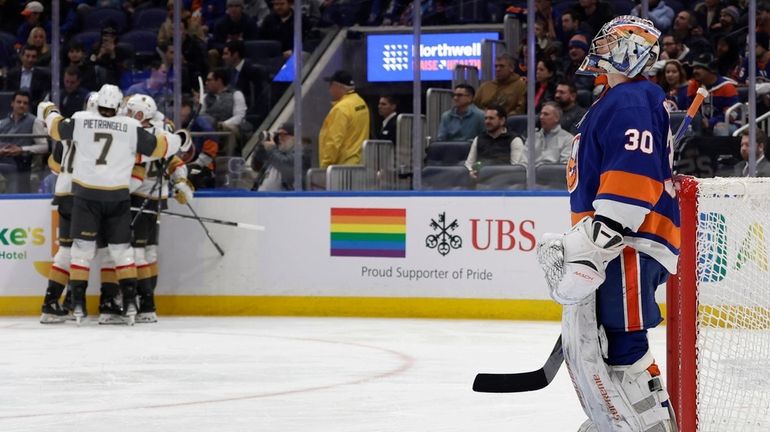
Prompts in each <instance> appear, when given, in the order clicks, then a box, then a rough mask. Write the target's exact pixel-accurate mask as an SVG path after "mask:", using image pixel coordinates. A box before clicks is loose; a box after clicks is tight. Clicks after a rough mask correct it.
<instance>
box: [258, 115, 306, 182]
mask: <svg viewBox="0 0 770 432" xmlns="http://www.w3.org/2000/svg"><path fill="white" fill-rule="evenodd" d="M294 145H295V144H294V125H293V124H291V123H284V124H283V125H281V127H279V128H278V131H276V132H275V133H273V134H268V136H267V137H266V139H264V140H263V141H262V142H261V143H260V144H257V150H256V152H255V153H254V159H252V165H256V166H257V167H259V168H260V169H259V174H257V179H256V181H255V182H254V188H253V189H252V190H258V191H260V192H272V191H290V190H294ZM308 168H310V155H309V154H308V153H307V152H305V151H303V152H302V172H305V171H306V170H307V169H308Z"/></svg>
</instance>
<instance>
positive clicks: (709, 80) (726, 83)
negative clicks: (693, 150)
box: [687, 54, 738, 135]
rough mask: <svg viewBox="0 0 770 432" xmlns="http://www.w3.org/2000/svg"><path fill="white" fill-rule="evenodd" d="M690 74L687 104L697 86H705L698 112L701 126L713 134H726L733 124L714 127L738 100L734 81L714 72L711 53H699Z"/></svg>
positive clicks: (723, 119)
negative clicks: (704, 94)
mask: <svg viewBox="0 0 770 432" xmlns="http://www.w3.org/2000/svg"><path fill="white" fill-rule="evenodd" d="M692 76H693V79H691V80H690V84H689V86H688V88H687V97H688V106H689V104H691V103H692V101H693V100H694V99H695V93H696V92H697V91H698V87H701V86H702V87H705V88H706V90H708V92H709V95H708V97H707V98H706V100H704V101H703V105H702V106H701V109H700V112H701V114H703V127H704V128H706V129H707V130H708V131H712V132H713V133H714V134H715V135H728V134H729V132H730V131H731V130H734V129H735V125H731V126H729V127H719V128H717V129H716V130H715V129H714V127H715V126H716V125H717V123H722V124H723V125H724V124H725V123H726V121H729V120H726V119H725V111H727V109H728V108H730V107H731V106H732V105H734V104H736V103H737V102H738V90H737V89H736V88H735V81H733V80H730V79H728V78H725V77H723V76H721V75H718V74H717V73H716V69H715V63H714V57H713V56H712V55H711V54H701V55H700V56H698V58H696V59H695V60H694V61H693V63H692Z"/></svg>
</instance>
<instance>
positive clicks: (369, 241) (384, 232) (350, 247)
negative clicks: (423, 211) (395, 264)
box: [331, 208, 406, 258]
mask: <svg viewBox="0 0 770 432" xmlns="http://www.w3.org/2000/svg"><path fill="white" fill-rule="evenodd" d="M331 256H346V257H381V258H404V257H406V209H377V208H332V209H331Z"/></svg>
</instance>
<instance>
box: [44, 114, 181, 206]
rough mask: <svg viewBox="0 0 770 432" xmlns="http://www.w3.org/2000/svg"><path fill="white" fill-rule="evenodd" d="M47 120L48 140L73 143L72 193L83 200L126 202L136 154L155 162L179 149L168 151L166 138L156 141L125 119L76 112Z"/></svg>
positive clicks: (134, 121) (159, 136)
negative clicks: (69, 115)
mask: <svg viewBox="0 0 770 432" xmlns="http://www.w3.org/2000/svg"><path fill="white" fill-rule="evenodd" d="M50 117H52V116H49V119H47V121H46V123H47V124H49V131H50V135H51V137H52V138H54V139H56V140H61V139H64V140H72V142H73V145H74V147H75V150H76V151H75V158H74V161H73V164H72V166H73V172H72V183H73V184H72V192H73V194H74V195H75V196H78V197H82V198H85V199H90V200H99V201H122V200H128V199H129V190H128V185H129V180H130V178H131V171H132V169H133V167H134V163H135V162H136V154H137V153H140V154H143V155H146V156H148V157H150V158H153V159H156V158H160V157H164V156H166V155H167V153H171V154H173V153H175V152H176V151H177V150H178V148H179V143H178V142H173V143H172V144H171V147H175V148H174V149H172V148H169V140H168V139H167V137H166V136H164V135H158V136H157V137H156V136H155V135H153V134H151V133H148V132H146V131H145V130H144V129H142V125H141V124H140V123H139V122H138V121H137V120H134V119H132V118H129V117H125V116H115V117H103V116H101V115H99V114H95V113H91V112H88V111H79V112H76V113H75V114H73V116H72V117H71V118H68V119H65V118H63V117H61V116H56V117H55V118H50ZM177 141H178V140H177Z"/></svg>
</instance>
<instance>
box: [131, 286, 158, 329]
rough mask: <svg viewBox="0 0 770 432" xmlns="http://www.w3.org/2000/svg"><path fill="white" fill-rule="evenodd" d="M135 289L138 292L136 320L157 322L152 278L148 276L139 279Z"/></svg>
mask: <svg viewBox="0 0 770 432" xmlns="http://www.w3.org/2000/svg"><path fill="white" fill-rule="evenodd" d="M137 291H138V294H139V313H138V314H137V315H136V322H139V323H154V322H157V321H158V315H157V313H156V312H155V294H154V292H153V287H152V280H151V279H150V278H146V279H139V280H138V281H137Z"/></svg>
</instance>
